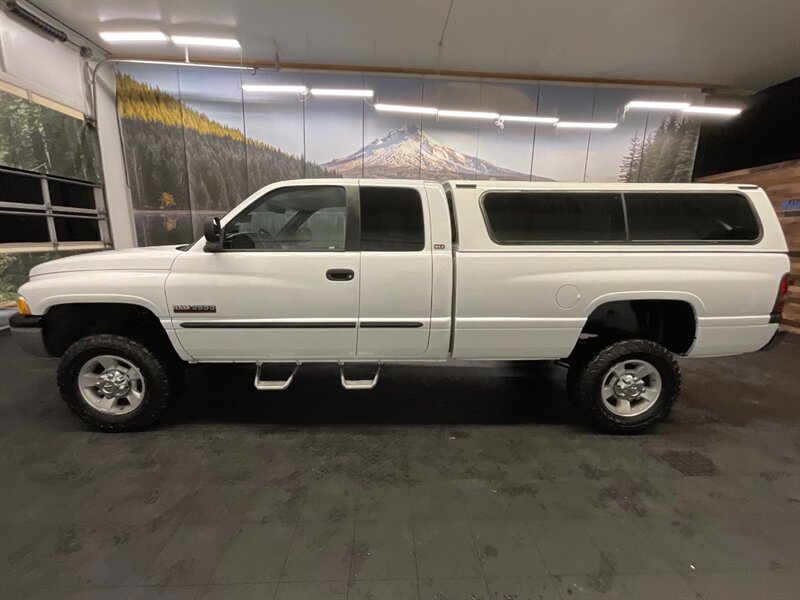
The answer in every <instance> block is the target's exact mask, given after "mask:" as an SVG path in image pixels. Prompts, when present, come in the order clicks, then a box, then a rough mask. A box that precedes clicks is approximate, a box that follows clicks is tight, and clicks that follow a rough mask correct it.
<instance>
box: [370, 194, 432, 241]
mask: <svg viewBox="0 0 800 600" xmlns="http://www.w3.org/2000/svg"><path fill="white" fill-rule="evenodd" d="M360 196H361V249H362V250H366V251H375V252H414V251H419V250H422V249H423V248H425V221H424V218H423V215H422V199H421V198H420V196H419V192H418V191H417V190H415V189H411V188H400V187H397V188H393V187H362V188H361V191H360Z"/></svg>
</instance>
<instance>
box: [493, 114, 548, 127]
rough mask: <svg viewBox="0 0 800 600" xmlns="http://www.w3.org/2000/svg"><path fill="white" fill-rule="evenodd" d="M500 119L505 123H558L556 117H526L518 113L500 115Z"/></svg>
mask: <svg viewBox="0 0 800 600" xmlns="http://www.w3.org/2000/svg"><path fill="white" fill-rule="evenodd" d="M500 120H501V121H503V122H504V123H514V122H519V123H549V124H550V125H552V124H553V123H558V119H557V118H556V117H524V116H518V115H500Z"/></svg>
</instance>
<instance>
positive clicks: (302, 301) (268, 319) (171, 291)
mask: <svg viewBox="0 0 800 600" xmlns="http://www.w3.org/2000/svg"><path fill="white" fill-rule="evenodd" d="M357 198H358V187H357V186H356V185H336V184H331V185H303V186H286V187H280V188H277V189H273V190H271V191H269V192H267V193H266V194H265V195H264V196H262V197H261V198H259V199H258V200H256V201H255V202H253V203H251V204H250V205H249V206H248V207H247V208H245V209H244V210H243V211H241V212H240V213H238V214H236V215H234V216H233V217H232V218H231V219H230V220H228V221H227V222H225V224H224V227H223V240H224V242H223V249H222V250H221V251H219V252H204V251H203V249H202V244H195V245H194V246H193V247H192V248H191V249H189V250H188V251H187V252H185V253H184V254H182V255H181V256H179V257H178V258H177V259H176V260H175V262H174V263H173V266H172V269H171V271H170V275H169V277H168V279H167V283H166V294H167V301H168V303H169V307H170V311H171V316H172V323H173V327H174V329H175V332H176V335H177V337H178V339H179V340H180V343H181V345H182V346H183V347H184V348H185V349H186V351H187V352H188V353H189V354H191V355H192V356H193V357H194V358H197V359H199V360H240V361H245V360H247V361H256V360H261V359H280V360H284V359H306V360H309V359H344V358H347V357H352V356H354V355H355V352H356V335H357V319H358V289H359V283H360V273H359V252H358V250H359V249H358V241H357V240H358V227H357V220H356V218H357V214H358V204H357V202H358V200H357Z"/></svg>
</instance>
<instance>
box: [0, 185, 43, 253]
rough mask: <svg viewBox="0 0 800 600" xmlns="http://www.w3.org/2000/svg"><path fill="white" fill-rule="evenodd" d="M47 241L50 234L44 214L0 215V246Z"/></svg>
mask: <svg viewBox="0 0 800 600" xmlns="http://www.w3.org/2000/svg"><path fill="white" fill-rule="evenodd" d="M37 183H38V181H37ZM49 241H50V232H49V231H48V230H47V217H46V216H45V215H44V213H42V214H40V215H38V214H35V215H26V214H22V213H17V214H14V215H9V214H0V244H9V243H21V242H49Z"/></svg>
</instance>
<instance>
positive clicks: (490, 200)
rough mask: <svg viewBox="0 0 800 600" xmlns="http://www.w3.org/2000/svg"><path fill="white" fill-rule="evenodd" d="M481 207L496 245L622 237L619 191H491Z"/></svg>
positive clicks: (623, 234)
mask: <svg viewBox="0 0 800 600" xmlns="http://www.w3.org/2000/svg"><path fill="white" fill-rule="evenodd" d="M483 208H484V213H485V215H486V221H487V224H488V226H489V234H490V235H491V237H492V239H493V240H494V241H495V242H497V243H498V244H529V243H536V242H556V243H568V242H612V241H623V240H625V217H624V216H623V211H622V197H621V196H620V194H614V193H594V192H592V193H581V192H491V193H488V194H486V196H485V197H484V199H483Z"/></svg>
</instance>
